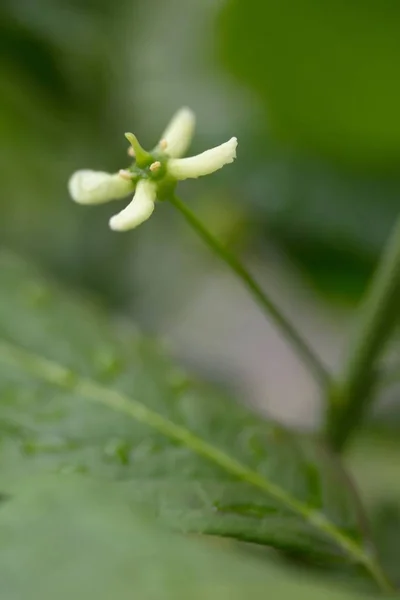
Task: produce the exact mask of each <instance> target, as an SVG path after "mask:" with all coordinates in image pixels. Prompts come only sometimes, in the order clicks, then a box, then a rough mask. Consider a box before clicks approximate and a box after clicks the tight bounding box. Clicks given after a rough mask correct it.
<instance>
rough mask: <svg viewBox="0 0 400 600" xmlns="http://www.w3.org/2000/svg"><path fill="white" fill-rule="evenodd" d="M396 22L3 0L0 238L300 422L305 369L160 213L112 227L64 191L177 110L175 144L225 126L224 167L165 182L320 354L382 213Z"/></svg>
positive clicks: (395, 132) (371, 260) (329, 9)
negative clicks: (234, 149) (230, 157)
mask: <svg viewBox="0 0 400 600" xmlns="http://www.w3.org/2000/svg"><path fill="white" fill-rule="evenodd" d="M399 34H400V6H399V4H398V3H397V2H395V1H394V0H380V1H378V0H363V1H361V0H329V1H322V0H320V1H318V0H296V1H295V0H246V2H242V1H241V0H231V1H227V2H223V1H221V0H201V1H195V0H191V1H188V0H148V1H146V2H143V1H139V0H129V1H128V0H120V1H119V2H118V3H111V2H109V1H108V0H79V1H78V0H69V1H68V0H35V2H31V1H30V0H3V2H2V3H1V6H0V47H1V53H0V168H1V175H2V177H1V182H2V195H1V199H2V200H1V201H2V219H1V222H0V230H1V239H2V245H5V246H8V247H11V248H13V249H16V250H17V251H18V252H20V253H22V254H25V255H29V256H32V257H33V258H34V259H35V260H36V261H37V262H39V263H40V264H43V265H44V266H45V267H46V268H47V269H50V270H51V271H52V272H53V273H54V274H55V275H56V276H57V277H58V278H61V279H65V280H67V281H68V282H71V283H72V284H73V285H74V286H78V287H83V288H85V289H88V290H90V291H94V292H95V293H97V294H98V295H100V296H101V297H102V298H103V301H104V302H105V303H107V304H109V305H110V306H111V307H112V308H113V309H114V310H117V309H118V310H123V311H125V312H129V313H130V314H132V316H133V318H134V319H135V320H136V321H137V322H138V323H139V325H140V326H141V327H142V328H143V329H145V330H146V331H148V332H150V333H156V334H157V335H159V336H161V337H164V338H165V339H166V340H167V342H168V343H169V345H170V346H171V348H172V351H173V352H176V353H177V354H178V355H179V356H180V357H181V360H184V361H186V362H187V363H189V364H191V365H194V366H195V367H196V368H197V369H198V370H200V371H202V370H203V371H204V372H206V374H207V377H209V378H214V379H215V380H216V381H220V382H222V383H224V384H226V383H227V382H228V381H229V382H230V384H231V385H234V386H238V387H239V388H240V389H241V390H243V392H244V396H245V397H246V398H247V399H248V400H249V401H251V402H256V403H258V404H262V405H267V406H268V407H269V408H270V410H271V411H272V413H273V414H277V416H279V417H280V418H287V419H289V420H295V421H301V422H306V423H310V422H312V421H313V420H315V418H317V411H316V408H317V403H316V401H314V400H313V398H314V390H313V388H312V387H311V384H310V382H309V381H308V377H307V376H306V374H304V373H303V371H302V369H301V367H300V366H299V365H298V364H297V362H296V360H295V359H294V358H293V357H292V356H291V353H290V350H289V349H288V348H287V347H286V345H285V344H284V342H282V340H280V338H279V336H278V335H277V334H276V333H275V332H274V329H273V327H269V326H268V325H265V324H264V323H263V321H262V317H261V316H260V315H259V314H258V311H257V309H256V308H255V307H253V305H252V303H251V301H249V300H248V299H247V297H246V296H245V294H244V293H242V292H241V291H240V289H239V288H238V287H237V286H236V284H235V283H234V282H233V281H232V280H231V277H230V275H229V274H227V273H226V272H225V270H224V268H223V267H220V266H219V265H218V264H217V263H216V261H215V260H214V258H213V257H211V256H210V255H209V254H208V252H207V251H206V250H204V249H203V248H202V247H201V244H200V243H199V242H198V241H197V240H196V239H195V238H194V236H193V235H192V234H191V232H190V231H188V230H187V228H186V226H185V224H184V223H182V222H181V220H180V219H179V216H178V215H175V214H173V212H172V210H171V209H169V207H168V206H164V205H163V206H160V207H159V210H157V211H156V213H155V216H154V218H152V219H151V221H150V222H149V223H146V225H145V226H143V227H142V228H139V229H138V230H137V231H134V232H131V233H129V234H126V235H118V234H113V233H111V232H110V231H108V229H107V220H108V217H109V216H110V214H112V213H113V212H114V211H115V206H108V205H105V206H100V207H96V208H83V207H78V206H76V205H74V204H73V203H72V202H71V201H70V199H69V198H68V194H67V187H66V183H67V180H68V177H69V175H70V174H71V173H72V172H73V171H74V170H75V169H78V168H94V169H103V170H110V171H112V170H115V169H118V168H120V167H122V166H124V165H125V164H126V162H127V158H126V141H125V140H124V137H123V132H124V131H126V130H132V131H134V132H135V133H136V134H137V135H138V136H139V138H140V139H141V140H142V141H143V143H144V144H148V145H152V144H153V143H154V142H155V141H156V140H157V137H158V135H159V133H160V131H162V129H163V127H164V126H165V123H166V122H167V120H168V119H169V118H170V117H171V115H172V114H173V112H174V111H175V110H176V109H177V108H179V107H180V106H181V105H189V106H191V107H192V108H193V109H194V110H195V112H196V114H197V117H198V129H197V135H196V137H195V140H194V144H193V148H192V151H193V152H196V151H201V150H202V149H205V148H207V147H210V146H212V145H215V144H218V143H221V142H222V141H225V139H228V138H229V137H230V136H232V135H236V136H237V137H238V138H239V150H238V160H237V161H236V163H235V165H234V166H232V167H229V168H226V169H224V170H223V171H221V172H220V173H218V174H217V175H215V176H213V177H212V178H206V179H204V180H199V181H198V182H190V183H187V184H185V185H182V189H181V190H180V194H181V196H182V197H184V198H185V200H187V202H189V203H191V205H192V206H193V209H195V210H196V211H197V212H198V214H199V215H200V216H201V218H202V219H204V221H206V222H207V223H208V224H209V226H210V228H211V229H212V230H213V231H214V232H215V233H217V234H218V235H219V236H220V237H221V239H223V240H224V241H225V242H226V243H228V244H230V245H231V246H232V247H233V248H234V249H235V250H236V251H237V252H238V253H240V254H242V256H243V257H244V260H246V262H247V263H248V264H249V266H250V267H251V268H252V269H253V270H254V271H255V272H256V273H257V274H258V275H259V277H260V278H261V280H262V281H263V282H264V283H265V285H266V286H268V287H269V288H270V289H271V293H272V295H274V296H275V297H276V299H277V300H278V301H281V302H282V303H283V307H284V309H285V310H286V311H287V312H288V313H289V314H290V315H292V317H293V318H294V319H295V320H296V321H297V324H298V326H299V328H300V329H302V330H303V331H304V332H305V333H306V335H308V337H309V338H310V340H311V342H312V343H313V344H314V346H315V347H316V348H317V349H318V350H319V351H320V353H321V354H322V355H323V357H324V359H325V360H326V361H327V362H329V363H331V364H332V365H335V364H336V363H337V360H338V358H339V357H340V353H341V350H342V348H343V346H344V345H345V343H346V333H347V330H348V321H349V318H350V315H351V310H352V307H354V305H355V303H356V302H357V301H358V299H359V298H360V294H361V292H362V291H363V289H364V288H365V285H366V282H367V279H368V277H369V276H370V274H371V272H372V269H373V267H374V264H375V263H376V260H377V257H378V255H379V252H380V250H381V248H382V245H383V244H384V241H385V239H386V237H387V235H388V232H389V230H390V227H391V224H392V223H393V219H394V218H395V216H396V215H397V213H398V206H399V198H400V171H399V164H400V118H399V106H400V79H399V77H398V69H399V64H400V35H399ZM238 340H240V342H239V341H238ZM266 357H267V361H266ZM266 362H267V363H268V366H267V367H266V366H265V363H266ZM288 372H290V373H291V377H287V373H288ZM282 397H284V398H290V400H288V402H286V403H282V401H281V399H282ZM394 400H396V398H395V399H394ZM394 400H393V397H392V396H390V398H389V399H388V401H387V405H388V406H389V407H391V408H390V410H392V408H393V405H396V402H395V401H394ZM274 402H275V404H274ZM283 405H284V407H283V408H282V406H283ZM286 405H287V406H288V407H289V408H287V406H286Z"/></svg>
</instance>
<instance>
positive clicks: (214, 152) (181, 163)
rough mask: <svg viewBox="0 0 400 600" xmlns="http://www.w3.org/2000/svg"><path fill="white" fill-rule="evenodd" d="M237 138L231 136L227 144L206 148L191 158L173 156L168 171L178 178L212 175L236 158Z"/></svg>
mask: <svg viewBox="0 0 400 600" xmlns="http://www.w3.org/2000/svg"><path fill="white" fill-rule="evenodd" d="M236 146H237V139H236V138H235V137H233V138H231V139H230V140H229V141H228V142H225V144H221V145H220V146H216V147H215V148H211V150H206V151H205V152H203V153H202V154H198V155H197V156H191V157H190V158H171V160H169V161H168V173H169V174H170V175H171V176H172V177H173V178H174V179H178V180H182V179H188V178H196V177H201V176H202V175H210V173H214V171H218V169H221V168H222V167H223V166H224V165H227V164H229V163H231V162H233V161H234V160H235V158H236Z"/></svg>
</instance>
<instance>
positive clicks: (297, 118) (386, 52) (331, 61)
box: [225, 0, 400, 170]
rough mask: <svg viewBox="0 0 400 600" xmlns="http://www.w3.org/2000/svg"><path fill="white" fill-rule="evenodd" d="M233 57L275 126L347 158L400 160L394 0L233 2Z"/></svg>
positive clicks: (385, 163)
mask: <svg viewBox="0 0 400 600" xmlns="http://www.w3.org/2000/svg"><path fill="white" fill-rule="evenodd" d="M226 20H227V25H226V50H225V56H226V60H227V62H229V65H231V66H232V69H233V70H234V72H235V73H236V74H237V75H238V76H239V77H240V78H241V79H242V80H243V81H245V82H246V84H248V85H250V86H251V87H252V88H253V89H254V90H255V91H256V92H257V94H258V95H259V96H260V98H261V100H262V102H263V107H264V108H265V109H266V117H267V119H268V122H269V125H270V128H271V130H272V131H273V132H274V134H275V135H278V136H279V137H280V138H283V139H286V140H288V141H289V142H290V143H296V145H298V146H300V147H301V148H303V149H304V148H307V149H308V150H312V151H313V152H315V153H317V154H321V155H327V156H333V157H334V158H336V159H338V160H339V161H340V162H344V161H346V162H350V163H355V164H356V165H360V166H361V165H363V166H365V165H366V166H368V167H371V168H373V169H376V168H378V167H383V168H385V169H387V168H390V167H392V166H394V168H395V169H396V170H397V168H398V164H399V160H400V119H399V116H398V107H399V105H400V81H399V79H398V77H396V73H397V70H398V64H399V61H400V38H399V28H400V6H399V5H398V3H397V2H395V1H393V0H384V1H383V2H379V1H378V0H350V1H346V0H329V1H328V2H322V1H321V0H302V1H301V2H297V1H296V0H265V1H264V0H249V2H246V3H243V2H241V1H240V0H231V1H230V3H228V9H227V11H226Z"/></svg>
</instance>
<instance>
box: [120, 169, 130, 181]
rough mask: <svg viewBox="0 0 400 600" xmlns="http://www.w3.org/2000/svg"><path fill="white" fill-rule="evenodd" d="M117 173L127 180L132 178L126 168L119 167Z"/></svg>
mask: <svg viewBox="0 0 400 600" xmlns="http://www.w3.org/2000/svg"><path fill="white" fill-rule="evenodd" d="M118 175H119V176H120V177H122V179H127V180H128V181H131V179H132V175H131V173H130V172H129V171H127V170H126V169H120V170H119V171H118Z"/></svg>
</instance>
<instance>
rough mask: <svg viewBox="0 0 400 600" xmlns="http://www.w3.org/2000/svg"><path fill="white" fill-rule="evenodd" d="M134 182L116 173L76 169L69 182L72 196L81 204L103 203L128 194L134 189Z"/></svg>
mask: <svg viewBox="0 0 400 600" xmlns="http://www.w3.org/2000/svg"><path fill="white" fill-rule="evenodd" d="M134 187H135V186H134V183H133V182H132V181H127V180H126V179H123V178H122V177H120V175H118V173H115V174H113V175H111V174H110V173H105V172H104V171H90V170H88V169H83V170H81V171H76V172H75V173H74V174H73V175H72V176H71V178H70V180H69V182H68V189H69V193H70V194H71V197H72V199H73V200H75V202H78V203H79V204H102V203H103V202H108V201H109V200H116V199H118V198H123V197H124V196H127V195H128V194H129V193H131V192H132V191H133V190H134Z"/></svg>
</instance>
